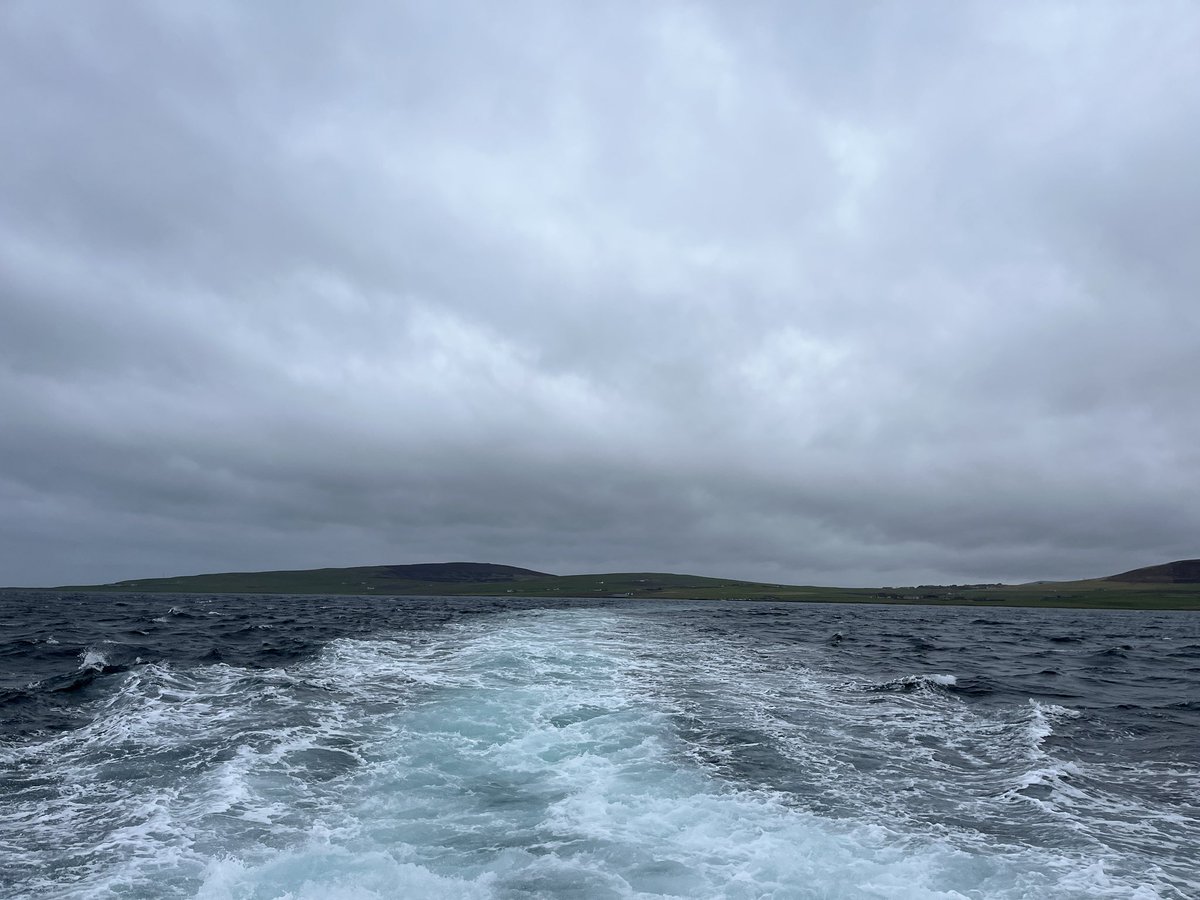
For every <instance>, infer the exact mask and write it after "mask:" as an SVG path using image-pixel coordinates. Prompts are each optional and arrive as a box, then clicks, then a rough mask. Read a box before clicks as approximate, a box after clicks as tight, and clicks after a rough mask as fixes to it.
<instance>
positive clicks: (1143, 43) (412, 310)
mask: <svg viewBox="0 0 1200 900" xmlns="http://www.w3.org/2000/svg"><path fill="white" fill-rule="evenodd" d="M1197 47H1200V6H1197V4H1196V3H1194V2H1190V0H1179V2H1145V3H1131V2H1125V0H1120V2H1112V3H1105V2H1100V0H1088V2H1079V3H1060V2H1048V0H1036V2H1004V3H1000V2H985V3H978V4H974V3H966V2H959V0H953V2H942V3H939V2H920V3H893V2H888V3H871V2H866V0H863V2H849V3H848V2H844V0H830V2H824V3H821V2H816V3H805V4H800V3H790V2H762V3H736V4H735V3H726V2H719V0H718V2H713V3H703V2H696V3H670V2H667V3H653V2H651V3H645V2H630V3H618V2H613V3H582V2H581V3H572V2H547V3H522V2H506V3H502V4H497V3H493V2H482V3H478V4H474V3H442V2H428V3H402V2H379V3H370V2H365V3H358V2H347V3H326V2H320V3H298V2H292V0H289V2H275V3H269V2H264V3H245V2H229V3H224V2H217V0H197V2H174V0H171V2H167V0H160V2H148V3H137V2H121V3H92V2H85V0H78V2H73V3H71V2H67V3H52V4H47V3H44V2H41V0H6V2H4V3H3V4H2V5H0V584H62V583H78V582H97V581H110V580H116V579H123V578H134V577H143V576H159V575H173V574H187V573H197V572H211V571H227V570H237V569H267V568H308V567H318V566H337V565H367V564H381V563H403V562H423V561H431V562H432V561H444V560H479V561H489V562H503V563H509V564H514V565H522V566H529V567H533V568H538V569H543V570H548V571H552V572H557V573H570V572H588V571H614V570H659V571H684V572H693V573H699V574H715V575H725V576H732V577H745V578H755V579H763V580H771V581H776V580H779V581H782V580H787V581H792V582H804V583H823V584H842V585H853V584H865V585H871V584H876V585H877V584H900V583H911V582H925V581H940V582H947V581H950V582H961V581H981V580H988V581H992V580H1005V581H1018V580H1029V579H1034V578H1060V577H1062V578H1068V577H1083V576H1091V575H1101V574H1109V573H1112V572H1116V571H1120V570H1122V569H1126V568H1131V567H1133V566H1137V565H1146V564H1151V563H1157V562H1165V561H1167V560H1171V559H1177V558H1183V557H1195V556H1200V162H1198V161H1200V52H1197Z"/></svg>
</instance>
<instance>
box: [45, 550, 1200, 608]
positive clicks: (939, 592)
mask: <svg viewBox="0 0 1200 900" xmlns="http://www.w3.org/2000/svg"><path fill="white" fill-rule="evenodd" d="M1182 562H1183V563H1187V562H1194V561H1187V560H1184V561H1182ZM1172 566H1174V567H1175V568H1173V569H1172V568H1170V567H1172ZM1150 569H1164V570H1167V571H1168V572H1170V573H1175V574H1178V573H1179V572H1180V571H1187V567H1186V566H1184V567H1182V568H1181V567H1180V564H1177V563H1169V564H1167V565H1166V566H1161V567H1150ZM1150 569H1147V570H1140V569H1139V570H1134V573H1125V574H1126V575H1129V574H1135V573H1137V572H1148V571H1150ZM1151 574H1152V575H1153V574H1154V573H1153V572H1151ZM1123 577H1124V576H1111V577H1109V578H1097V579H1091V580H1085V581H1059V582H1036V583H1033V584H1024V585H1006V584H990V585H915V586H908V587H885V588H834V587H818V586H809V585H787V584H772V583H766V582H754V581H738V580H734V579H728V578H708V577H704V576H700V575H676V574H669V573H663V572H616V573H600V574H594V575H551V574H548V573H546V572H536V571H534V570H532V569H521V568H517V567H515V566H503V565H496V564H492V563H470V562H453V563H423V564H416V565H395V566H356V567H352V568H327V569H304V570H295V571H291V570H288V571H277V572H225V573H220V574H213V575H186V576H179V577H174V578H143V579H137V580H134V581H119V582H114V583H112V584H102V585H67V586H63V587H60V588H57V590H86V591H114V592H146V593H200V594H226V593H237V594H349V595H372V594H374V595H395V596H425V597H428V596H503V595H507V594H516V595H519V596H524V597H613V596H616V597H632V598H643V599H654V598H658V599H664V600H678V599H699V600H767V601H785V602H826V603H828V602H833V603H884V604H895V605H905V604H930V605H970V606H975V605H979V606H1026V607H1028V606H1035V607H1036V606H1042V607H1078V608H1109V609H1197V610H1200V583H1191V582H1180V581H1173V582H1168V581H1165V580H1164V581H1153V580H1151V579H1149V578H1146V579H1140V580H1139V579H1137V578H1135V579H1130V580H1119V579H1121V578H1123Z"/></svg>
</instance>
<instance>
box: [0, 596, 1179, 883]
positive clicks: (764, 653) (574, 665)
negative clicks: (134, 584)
mask: <svg viewBox="0 0 1200 900" xmlns="http://www.w3.org/2000/svg"><path fill="white" fill-rule="evenodd" d="M0 614H2V616H3V620H2V627H3V632H4V633H3V638H2V640H0V895H2V896H4V897H7V898H18V897H114V898H115V897H146V898H150V897H153V898H158V897H200V898H267V897H292V898H313V900H317V898H320V900H327V898H332V900H337V898H382V897H406V898H409V897H413V898H427V897H451V898H460V897H480V898H484V897H497V898H517V897H548V898H549V897H553V898H561V897H586V898H592V897H597V898H605V897H646V898H649V897H683V898H703V897H731V898H757V897H779V898H784V897H789V898H790V897H795V898H805V897H811V898H860V897H861V898H866V897H871V898H888V900H892V898H918V897H919V898H1018V897H1021V898H1038V900H1041V898H1068V897H1072V898H1075V897H1077V898H1097V897H1114V898H1116V897H1120V898H1142V900H1149V898H1188V897H1198V896H1200V861H1198V857H1200V849H1198V848H1200V741H1198V740H1197V739H1198V738H1200V727H1198V726H1200V617H1197V616H1196V615H1194V614H1187V613H1118V612H1099V611H1096V612H1093V611H1065V610H1064V611H1045V610H1039V611H1035V610H996V609H975V608H937V609H932V608H928V607H904V608H892V607H879V606H835V605H767V604H735V603H700V602H696V603H644V602H634V601H598V602H578V603H570V602H566V601H557V602H553V603H551V602H542V601H536V600H506V601H503V602H502V601H498V600H473V599H466V598H458V599H444V598H443V599H417V598H382V597H373V598H343V597H338V598H328V597H286V598H285V597H270V598H268V597H246V598H239V597H195V596H193V597H182V596H179V597H152V596H117V595H67V596H56V595H54V594H45V593H16V592H14V593H9V594H5V595H0Z"/></svg>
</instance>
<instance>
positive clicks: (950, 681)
mask: <svg viewBox="0 0 1200 900" xmlns="http://www.w3.org/2000/svg"><path fill="white" fill-rule="evenodd" d="M957 686H958V678H957V677H956V676H954V675H945V674H929V675H905V676H903V677H901V678H893V679H891V680H890V681H884V682H879V683H876V684H868V685H866V686H865V687H863V690H865V691H870V692H875V693H882V692H885V691H900V692H908V691H922V690H948V689H951V688H955V687H957Z"/></svg>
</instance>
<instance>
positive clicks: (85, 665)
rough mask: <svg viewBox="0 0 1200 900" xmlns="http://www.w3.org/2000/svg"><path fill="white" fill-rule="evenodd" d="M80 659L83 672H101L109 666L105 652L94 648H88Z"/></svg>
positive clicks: (80, 668) (80, 669)
mask: <svg viewBox="0 0 1200 900" xmlns="http://www.w3.org/2000/svg"><path fill="white" fill-rule="evenodd" d="M79 658H80V663H79V671H81V672H87V671H89V670H90V671H94V672H99V671H100V670H101V669H103V668H104V667H105V666H107V665H108V658H107V657H106V656H105V655H104V651H102V650H97V649H95V648H94V647H88V648H87V650H85V651H84V652H83V653H81V654H80V655H79Z"/></svg>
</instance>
